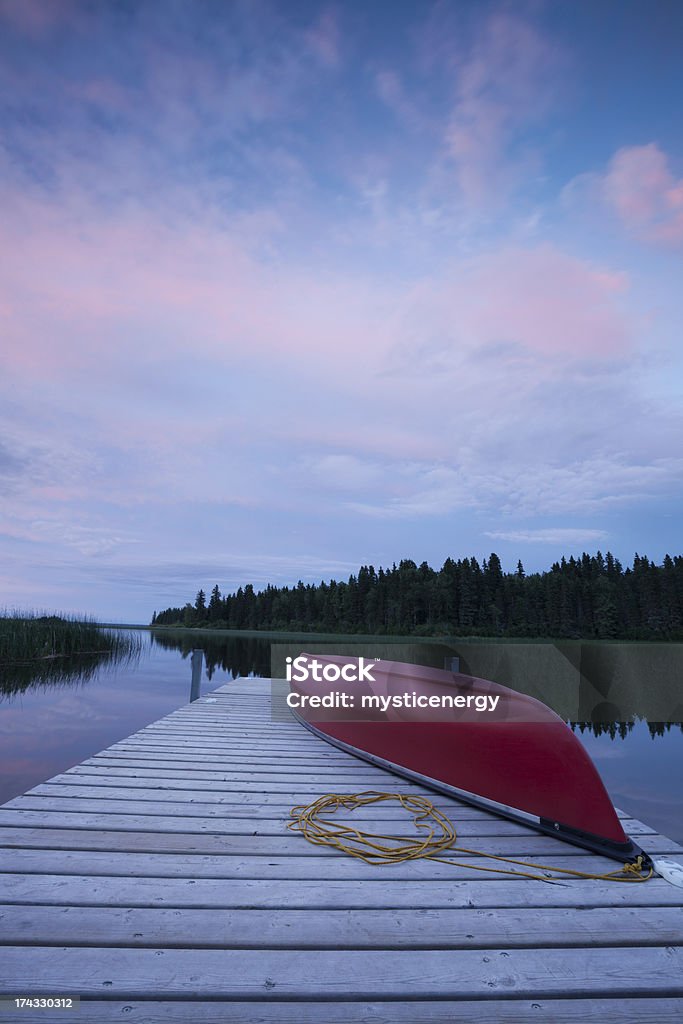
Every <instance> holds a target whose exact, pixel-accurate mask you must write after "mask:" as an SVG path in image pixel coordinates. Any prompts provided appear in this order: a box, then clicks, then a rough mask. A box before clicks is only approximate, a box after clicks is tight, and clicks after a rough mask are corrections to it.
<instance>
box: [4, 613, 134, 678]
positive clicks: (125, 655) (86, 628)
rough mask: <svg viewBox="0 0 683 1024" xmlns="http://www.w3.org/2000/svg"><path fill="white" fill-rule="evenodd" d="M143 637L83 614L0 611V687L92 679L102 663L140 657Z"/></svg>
mask: <svg viewBox="0 0 683 1024" xmlns="http://www.w3.org/2000/svg"><path fill="white" fill-rule="evenodd" d="M141 646H142V642H141V640H140V638H139V637H137V636H131V635H130V634H128V633H123V632H120V631H118V630H109V629H105V628H104V627H102V626H101V625H100V624H99V623H98V622H97V621H96V620H95V619H93V618H90V617H87V616H84V617H82V618H79V617H76V616H64V615H47V614H40V613H38V612H28V613H27V612H17V611H7V610H5V611H2V612H0V689H1V690H2V691H3V692H5V693H7V692H16V691H17V690H23V689H25V688H26V687H27V686H28V685H30V684H31V683H34V682H45V683H47V682H66V681H69V680H71V679H73V677H74V676H77V675H78V676H83V677H85V678H89V677H91V676H92V675H93V674H94V672H95V670H96V669H97V668H98V667H99V666H100V665H102V664H106V663H113V662H118V661H121V660H130V659H133V658H136V657H137V656H138V655H139V653H140V650H141Z"/></svg>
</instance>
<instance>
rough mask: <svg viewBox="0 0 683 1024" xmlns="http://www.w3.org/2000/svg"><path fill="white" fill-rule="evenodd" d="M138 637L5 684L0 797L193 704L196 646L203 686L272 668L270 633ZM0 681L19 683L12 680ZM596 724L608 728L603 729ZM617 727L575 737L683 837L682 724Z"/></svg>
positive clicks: (631, 795)
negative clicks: (85, 674) (68, 674)
mask: <svg viewBox="0 0 683 1024" xmlns="http://www.w3.org/2000/svg"><path fill="white" fill-rule="evenodd" d="M139 635H140V637H141V641H142V652H141V654H140V658H139V660H138V661H137V663H131V664H122V665H119V666H118V667H107V668H102V669H99V670H97V671H96V672H95V673H94V674H93V675H92V676H91V678H89V679H87V680H85V681H84V680H83V679H79V678H78V677H76V678H75V679H74V680H73V681H72V682H66V683H62V684H59V685H54V686H50V685H36V686H30V687H28V688H26V689H25V690H24V691H23V692H20V693H15V694H3V693H2V692H1V691H0V803H4V802H5V801H7V800H10V799H11V798H12V797H14V796H17V795H19V794H21V793H24V792H25V791H26V790H27V789H30V788H31V787H33V786H35V785H37V784H38V783H40V782H44V781H45V780H46V779H48V778H50V777H51V776H53V775H57V774H58V773H60V772H63V771H65V770H66V769H67V768H70V767H72V766H73V765H74V764H78V763H79V762H80V761H83V760H84V759H85V758H88V757H91V756H92V755H93V754H96V753H98V752H99V751H101V750H103V749H104V748H105V747H108V746H110V745H111V744H112V743H115V742H116V741H117V740H121V739H124V738H125V737H126V736H129V735H130V734H131V733H133V732H136V731H137V730H138V729H141V728H143V727H144V726H145V725H148V724H149V723H150V722H153V721H155V720H156V719H158V718H161V717H162V716H163V715H167V714H169V713H170V712H171V711H173V710H175V709H176V708H178V707H181V706H182V705H183V704H186V703H187V702H188V701H189V699H190V682H191V666H190V657H189V655H190V653H191V649H192V647H195V646H196V647H202V648H203V649H204V650H205V652H206V661H205V664H204V668H203V672H202V681H201V692H202V693H207V692H210V691H211V690H214V689H216V687H218V686H221V685H222V684H223V683H224V682H227V681H228V680H229V679H232V678H234V677H236V676H238V675H242V676H246V675H259V676H269V675H270V651H271V648H270V643H269V642H268V641H266V640H262V639H253V638H241V637H238V638H235V637H231V638H226V637H214V636H209V637H207V636H206V634H194V635H190V637H189V638H188V637H187V636H186V635H184V636H182V635H180V634H177V635H169V634H165V635H163V637H161V638H160V639H157V638H155V637H152V635H151V634H150V633H149V632H147V631H144V630H143V631H139ZM482 657H483V655H482ZM491 669H492V670H491V671H490V672H489V673H488V675H487V676H486V677H488V678H497V677H498V681H500V682H506V681H507V682H508V684H509V682H510V680H506V679H505V678H504V677H501V675H500V673H498V672H497V671H494V666H491ZM468 670H469V669H468ZM508 671H509V669H508ZM477 674H482V675H484V672H481V673H477ZM1 682H2V684H4V685H5V686H7V687H11V685H12V682H13V681H12V680H10V679H3V680H2V681H1ZM596 729H597V730H598V731H600V730H603V731H602V732H601V734H600V735H595V730H596ZM612 731H613V732H614V733H615V734H614V735H613V736H612V735H610V730H609V725H608V724H606V723H605V722H604V719H603V721H602V725H599V726H595V727H593V731H592V730H591V728H585V729H584V731H583V732H582V731H581V730H580V729H579V728H577V729H576V734H577V736H579V737H580V739H581V740H582V742H583V743H584V745H585V746H586V748H587V750H588V752H589V754H590V755H591V757H592V758H593V760H594V762H595V764H596V765H597V767H598V770H599V771H600V773H601V775H602V777H603V780H604V782H605V785H606V786H607V789H608V790H609V792H610V795H611V796H612V799H613V800H614V802H615V804H616V805H617V806H618V807H621V808H623V809H624V810H626V811H629V812H630V813H631V814H633V815H634V816H635V817H637V818H641V819H642V820H643V821H645V822H647V824H649V825H651V826H652V827H654V828H656V829H658V830H659V831H661V832H663V833H664V834H665V835H668V836H670V837H671V838H673V839H676V840H677V841H678V842H681V843H683V802H682V801H681V798H680V781H679V780H680V777H681V768H682V767H683V731H682V730H681V727H680V726H679V725H678V724H673V725H670V726H665V727H659V731H660V732H661V733H662V734H661V735H660V734H657V733H656V734H655V735H654V736H653V735H652V731H653V730H651V728H650V727H649V726H648V723H647V722H646V721H636V723H635V724H634V725H632V726H631V727H630V729H629V731H628V732H626V734H625V735H624V736H622V735H620V734H619V731H618V730H616V731H615V730H612ZM622 731H624V730H622Z"/></svg>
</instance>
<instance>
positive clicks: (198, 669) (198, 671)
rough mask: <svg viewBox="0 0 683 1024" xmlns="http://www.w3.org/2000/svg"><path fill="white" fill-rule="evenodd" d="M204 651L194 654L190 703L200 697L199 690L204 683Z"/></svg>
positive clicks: (196, 651) (194, 652)
mask: <svg viewBox="0 0 683 1024" xmlns="http://www.w3.org/2000/svg"><path fill="white" fill-rule="evenodd" d="M203 654H204V652H203V651H202V650H199V649H197V650H195V651H193V652H192V687H191V689H190V703H192V701H193V700H196V699H197V697H198V696H199V688H200V684H201V681H202V656H203Z"/></svg>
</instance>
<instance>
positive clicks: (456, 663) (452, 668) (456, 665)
mask: <svg viewBox="0 0 683 1024" xmlns="http://www.w3.org/2000/svg"><path fill="white" fill-rule="evenodd" d="M443 667H444V668H445V669H446V671H447V672H459V671H460V658H444V660H443Z"/></svg>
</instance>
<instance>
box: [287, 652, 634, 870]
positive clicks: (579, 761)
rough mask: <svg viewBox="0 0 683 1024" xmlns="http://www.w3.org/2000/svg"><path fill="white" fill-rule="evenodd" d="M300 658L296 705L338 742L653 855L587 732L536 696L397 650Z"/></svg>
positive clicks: (543, 822)
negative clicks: (387, 655)
mask: <svg viewBox="0 0 683 1024" xmlns="http://www.w3.org/2000/svg"><path fill="white" fill-rule="evenodd" d="M295 664H297V666H298V668H299V669H300V671H299V672H297V673H295V674H293V675H292V678H291V680H290V684H289V685H290V694H289V696H288V704H289V706H290V707H291V708H292V709H293V710H294V712H295V714H296V715H297V717H298V718H299V720H300V721H301V722H302V724H303V725H305V726H306V727H307V728H309V729H311V730H312V731H313V732H315V733H316V734H317V735H319V736H321V737H323V738H324V739H325V740H327V741H328V742H329V743H332V744H334V745H335V746H337V747H340V748H342V749H344V750H346V751H348V752H350V753H352V754H355V755H356V756H358V757H361V758H364V759H365V760H367V761H370V762H372V763H374V764H377V765H379V766H381V767H384V768H388V769H390V770H391V771H393V772H396V773H397V774H399V775H402V776H404V777H406V778H409V779H412V780H414V781H417V782H419V783H421V784H422V785H426V786H429V787H430V788H432V789H435V790H437V791H439V792H442V793H446V794H448V795H451V796H454V797H456V798H458V799H460V800H465V801H467V802H469V803H472V804H475V805H477V806H480V807H485V808H486V809H488V810H491V811H493V812H494V813H497V814H502V815H504V816H505V817H508V818H511V819H513V820H515V821H518V822H521V823H522V824H525V825H529V826H531V827H532V828H535V829H538V830H539V831H541V832H544V833H549V834H551V835H554V836H556V837H558V838H561V839H563V840H565V841H566V842H569V843H574V844H575V845H577V846H582V847H585V848H587V849H589V850H592V851H594V852H597V853H601V854H604V855H605V856H608V857H613V858H615V859H617V860H620V861H622V862H623V861H632V860H634V859H635V858H636V857H638V856H639V855H642V856H643V859H644V861H645V862H649V858H648V857H647V856H646V855H645V854H643V851H642V850H641V849H640V848H639V847H638V846H637V845H636V844H635V843H634V842H633V840H632V839H630V837H629V836H627V835H626V833H625V832H624V830H623V828H622V826H621V822H620V821H619V818H618V816H617V813H616V811H615V809H614V806H613V804H612V801H611V799H610V797H609V795H608V794H607V791H606V789H605V787H604V785H603V782H602V780H601V778H600V776H599V774H598V772H597V770H596V768H595V766H594V765H593V762H592V761H591V759H590V757H589V756H588V754H587V753H586V750H585V749H584V747H583V745H582V744H581V742H580V741H579V740H578V739H577V738H576V736H575V735H574V733H573V732H572V731H571V729H570V728H569V727H568V726H567V725H566V724H565V722H564V721H563V720H562V719H561V718H559V717H558V716H557V715H556V714H555V712H554V711H552V710H551V709H550V708H548V707H546V705H545V704H542V703H541V702H540V701H538V700H536V699H534V698H533V697H529V696H527V695H526V694H521V693H517V692H516V691H514V690H510V689H509V688H508V687H506V686H502V685H500V684H499V683H494V682H492V681H490V680H487V679H478V678H477V677H475V676H468V675H463V674H461V673H457V672H448V671H441V670H439V669H433V668H427V667H424V666H421V665H408V664H404V663H402V662H395V661H376V662H372V661H368V659H363V658H360V659H359V658H348V657H334V656H331V655H320V654H317V655H302V656H301V658H299V659H297V662H296V663H295ZM304 665H305V666H306V667H305V668H304Z"/></svg>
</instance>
